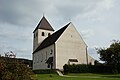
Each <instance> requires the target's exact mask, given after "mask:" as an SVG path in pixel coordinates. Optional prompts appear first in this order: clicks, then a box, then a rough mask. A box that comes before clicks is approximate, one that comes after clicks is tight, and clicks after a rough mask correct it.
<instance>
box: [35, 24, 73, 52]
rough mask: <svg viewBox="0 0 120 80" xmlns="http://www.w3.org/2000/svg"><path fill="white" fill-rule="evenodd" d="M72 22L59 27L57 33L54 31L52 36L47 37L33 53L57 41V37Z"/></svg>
mask: <svg viewBox="0 0 120 80" xmlns="http://www.w3.org/2000/svg"><path fill="white" fill-rule="evenodd" d="M70 23H71V22H70ZM70 23H68V24H67V25H65V26H64V27H63V28H61V29H59V30H58V31H56V32H55V33H53V34H52V35H51V36H49V37H47V38H46V39H45V40H44V41H43V42H42V43H41V44H40V45H39V46H38V48H37V49H36V50H35V51H34V52H33V53H35V52H37V51H39V50H41V49H43V48H45V47H48V46H50V45H52V44H54V43H55V42H56V41H57V39H58V38H59V37H60V36H61V35H62V33H63V32H64V31H65V29H66V28H67V27H68V26H69V24H70Z"/></svg>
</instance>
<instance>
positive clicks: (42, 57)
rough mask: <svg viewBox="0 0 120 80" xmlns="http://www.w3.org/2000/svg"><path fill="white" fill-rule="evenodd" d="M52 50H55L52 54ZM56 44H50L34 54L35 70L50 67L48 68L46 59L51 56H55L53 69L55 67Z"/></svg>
mask: <svg viewBox="0 0 120 80" xmlns="http://www.w3.org/2000/svg"><path fill="white" fill-rule="evenodd" d="M51 50H52V51H53V52H52V54H51ZM54 53H55V52H54V44H53V45H51V46H48V47H46V48H44V49H42V50H40V51H38V52H36V53H34V54H33V70H37V69H50V68H48V64H47V63H46V61H47V60H48V58H49V57H52V56H53V69H54V68H55V63H54V57H55V56H54Z"/></svg>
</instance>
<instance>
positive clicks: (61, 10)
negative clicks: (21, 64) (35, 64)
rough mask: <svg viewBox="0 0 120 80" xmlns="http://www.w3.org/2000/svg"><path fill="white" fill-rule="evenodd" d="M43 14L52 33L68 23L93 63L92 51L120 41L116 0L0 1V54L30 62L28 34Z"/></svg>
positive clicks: (119, 6)
mask: <svg viewBox="0 0 120 80" xmlns="http://www.w3.org/2000/svg"><path fill="white" fill-rule="evenodd" d="M43 14H44V15H45V17H46V18H47V19H48V21H49V22H50V24H51V25H52V26H53V28H54V29H55V30H58V29H60V28H61V27H63V26H64V25H66V24H67V23H68V22H72V23H73V24H74V25H75V27H76V29H77V30H78V32H79V33H80V34H81V36H82V37H83V39H84V41H85V42H86V44H87V45H88V52H89V54H90V55H91V56H92V57H94V58H95V59H98V55H97V53H96V52H95V49H94V48H95V47H108V46H109V45H110V43H111V41H112V40H113V39H115V40H120V0H64V1H63V0H0V53H1V54H2V55H3V53H4V52H8V51H13V52H14V53H16V55H17V57H19V58H28V59H32V35H33V33H32V32H33V30H34V29H35V27H36V26H37V24H38V23H39V21H40V19H41V18H42V16H43Z"/></svg>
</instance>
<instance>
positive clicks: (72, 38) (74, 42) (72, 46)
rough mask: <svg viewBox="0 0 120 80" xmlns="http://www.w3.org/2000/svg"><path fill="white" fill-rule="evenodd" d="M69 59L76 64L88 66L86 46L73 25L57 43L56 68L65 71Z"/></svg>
mask: <svg viewBox="0 0 120 80" xmlns="http://www.w3.org/2000/svg"><path fill="white" fill-rule="evenodd" d="M69 59H77V60H78V62H76V64H86V63H87V62H86V61H87V60H86V44H85V43H84V41H83V39H82V38H81V36H80V34H79V33H78V31H77V30H76V29H75V27H74V25H73V24H72V23H71V24H70V25H69V26H68V27H67V29H66V30H65V31H64V32H63V34H62V35H61V36H60V37H59V39H58V40H57V42H56V68H57V69H63V66H64V65H65V64H67V63H68V60H69Z"/></svg>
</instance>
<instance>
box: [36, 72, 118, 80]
mask: <svg viewBox="0 0 120 80" xmlns="http://www.w3.org/2000/svg"><path fill="white" fill-rule="evenodd" d="M35 76H36V77H37V80H120V74H114V75H113V74H112V75H111V74H92V73H81V74H80V73H79V74H68V75H66V76H62V77H61V76H58V75H57V74H36V75H35Z"/></svg>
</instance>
